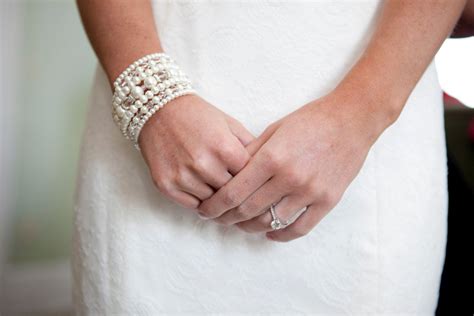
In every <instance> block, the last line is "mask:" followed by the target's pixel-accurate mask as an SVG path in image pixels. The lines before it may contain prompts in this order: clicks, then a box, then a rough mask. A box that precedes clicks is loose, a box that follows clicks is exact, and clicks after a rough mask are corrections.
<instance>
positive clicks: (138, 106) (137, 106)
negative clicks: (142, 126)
mask: <svg viewBox="0 0 474 316" xmlns="http://www.w3.org/2000/svg"><path fill="white" fill-rule="evenodd" d="M133 105H134V106H135V107H136V108H137V109H139V108H141V107H142V106H143V103H142V101H140V100H137V101H135V103H134V104H133Z"/></svg>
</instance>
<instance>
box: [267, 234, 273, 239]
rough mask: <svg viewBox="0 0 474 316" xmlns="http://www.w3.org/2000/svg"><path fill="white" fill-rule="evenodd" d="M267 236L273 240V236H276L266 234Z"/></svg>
mask: <svg viewBox="0 0 474 316" xmlns="http://www.w3.org/2000/svg"><path fill="white" fill-rule="evenodd" d="M265 235H266V236H267V238H268V239H270V240H273V238H275V236H274V235H273V234H265Z"/></svg>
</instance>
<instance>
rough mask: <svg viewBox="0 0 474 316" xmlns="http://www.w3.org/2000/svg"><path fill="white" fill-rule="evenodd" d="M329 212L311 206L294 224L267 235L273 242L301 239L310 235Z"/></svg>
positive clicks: (313, 205) (316, 206)
mask: <svg viewBox="0 0 474 316" xmlns="http://www.w3.org/2000/svg"><path fill="white" fill-rule="evenodd" d="M327 213H328V211H326V210H325V209H323V208H321V207H319V205H318V204H311V205H309V206H308V209H307V210H306V211H305V212H304V213H303V214H302V215H301V216H300V217H298V218H297V219H296V220H295V221H294V222H293V224H291V225H290V226H287V227H286V228H283V229H280V230H276V231H272V232H268V233H266V235H267V238H270V239H271V240H275V241H280V242H286V241H290V240H293V239H296V238H300V237H303V236H305V235H306V234H308V233H309V232H310V231H311V230H312V229H313V228H314V227H315V226H316V225H317V224H318V223H319V222H320V221H321V220H322V219H323V218H324V216H326V214H327Z"/></svg>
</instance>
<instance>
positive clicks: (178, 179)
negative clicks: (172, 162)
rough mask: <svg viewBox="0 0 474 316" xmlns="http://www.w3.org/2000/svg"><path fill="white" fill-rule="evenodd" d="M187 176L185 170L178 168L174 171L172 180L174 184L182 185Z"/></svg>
mask: <svg viewBox="0 0 474 316" xmlns="http://www.w3.org/2000/svg"><path fill="white" fill-rule="evenodd" d="M187 178H188V177H187V173H186V171H185V170H184V169H179V170H178V171H176V174H175V176H174V179H173V180H174V182H175V183H176V184H179V185H182V184H183V183H186V181H187Z"/></svg>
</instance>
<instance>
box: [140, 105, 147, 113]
mask: <svg viewBox="0 0 474 316" xmlns="http://www.w3.org/2000/svg"><path fill="white" fill-rule="evenodd" d="M140 112H141V113H142V114H145V113H147V112H148V109H147V107H146V106H144V107H142V108H141V109H140Z"/></svg>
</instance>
